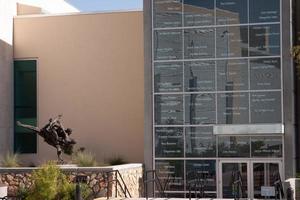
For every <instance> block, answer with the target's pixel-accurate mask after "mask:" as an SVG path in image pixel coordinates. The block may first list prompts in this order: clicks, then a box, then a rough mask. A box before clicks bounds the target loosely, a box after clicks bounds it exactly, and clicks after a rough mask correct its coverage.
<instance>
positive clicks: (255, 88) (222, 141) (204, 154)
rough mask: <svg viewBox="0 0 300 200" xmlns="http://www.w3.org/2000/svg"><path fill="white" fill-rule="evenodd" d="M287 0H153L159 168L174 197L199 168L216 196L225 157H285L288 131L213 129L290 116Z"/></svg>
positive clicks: (181, 193) (155, 130)
mask: <svg viewBox="0 0 300 200" xmlns="http://www.w3.org/2000/svg"><path fill="white" fill-rule="evenodd" d="M280 4H281V1H280V0H201V1H199V0H152V63H153V64H152V71H153V73H152V74H153V77H152V78H153V91H152V94H153V102H154V103H153V113H154V124H153V138H154V145H153V146H154V149H153V151H154V166H153V167H154V168H155V169H156V170H157V171H158V173H159V175H160V177H161V178H162V180H164V181H163V182H164V183H165V189H166V193H167V194H168V195H169V197H173V196H176V197H184V196H186V194H187V191H188V190H189V187H190V185H191V184H192V181H193V179H194V178H193V177H195V174H194V173H195V172H196V173H197V176H199V175H200V176H202V177H205V180H206V183H205V185H206V186H207V187H206V189H205V190H206V197H216V196H217V177H216V176H217V173H216V171H217V169H216V168H217V161H218V159H221V158H281V157H282V155H283V152H282V136H280V135H279V136H276V135H272V134H271V133H270V134H268V135H250V134H249V135H241V136H236V135H223V136H218V135H217V134H214V132H213V129H214V126H215V125H249V124H278V123H283V117H282V67H281V23H280V21H281V15H280V13H281V6H280Z"/></svg>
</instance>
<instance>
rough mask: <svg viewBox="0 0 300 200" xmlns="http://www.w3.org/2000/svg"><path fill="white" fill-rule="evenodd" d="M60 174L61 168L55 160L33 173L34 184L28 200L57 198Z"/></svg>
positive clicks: (51, 199)
mask: <svg viewBox="0 0 300 200" xmlns="http://www.w3.org/2000/svg"><path fill="white" fill-rule="evenodd" d="M60 176H61V172H60V169H59V168H58V167H57V166H56V165H55V164H54V162H49V163H47V164H44V165H42V167H41V168H40V169H37V170H35V171H34V172H33V174H32V180H33V183H34V186H33V188H32V190H31V191H30V195H29V196H28V197H27V198H26V200H36V199H43V200H53V199H55V198H56V196H57V194H58V189H59V184H58V180H59V178H60ZM62 179H63V177H62Z"/></svg>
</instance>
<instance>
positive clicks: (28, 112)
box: [14, 60, 37, 153]
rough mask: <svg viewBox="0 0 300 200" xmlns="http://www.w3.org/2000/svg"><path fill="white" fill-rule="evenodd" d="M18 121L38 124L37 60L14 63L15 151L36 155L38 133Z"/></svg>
mask: <svg viewBox="0 0 300 200" xmlns="http://www.w3.org/2000/svg"><path fill="white" fill-rule="evenodd" d="M17 121H20V122H22V123H24V124H30V125H33V126H36V124H37V79H36V60H19V61H15V62H14V122H15V123H14V124H15V125H14V151H15V152H17V153H36V152H37V135H36V133H35V132H33V131H29V130H27V129H24V128H21V127H19V126H17V125H16V122H17Z"/></svg>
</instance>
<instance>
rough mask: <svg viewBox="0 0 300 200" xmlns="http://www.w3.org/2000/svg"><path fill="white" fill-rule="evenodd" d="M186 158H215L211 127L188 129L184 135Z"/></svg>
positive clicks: (214, 141) (214, 142)
mask: <svg viewBox="0 0 300 200" xmlns="http://www.w3.org/2000/svg"><path fill="white" fill-rule="evenodd" d="M185 142H186V145H185V146H186V148H185V151H186V153H185V154H186V156H187V157H216V137H215V136H214V135H213V128H212V127H190V128H186V133H185Z"/></svg>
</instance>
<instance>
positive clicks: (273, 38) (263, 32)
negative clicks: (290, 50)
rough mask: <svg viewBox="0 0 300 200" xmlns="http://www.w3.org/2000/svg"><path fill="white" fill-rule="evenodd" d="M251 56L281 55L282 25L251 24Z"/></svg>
mask: <svg viewBox="0 0 300 200" xmlns="http://www.w3.org/2000/svg"><path fill="white" fill-rule="evenodd" d="M249 32H250V56H274V55H280V25H279V24H270V25H256V26H250V31H249Z"/></svg>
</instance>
